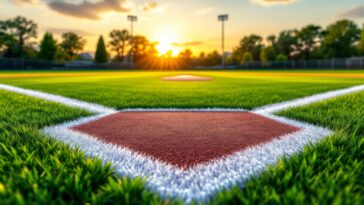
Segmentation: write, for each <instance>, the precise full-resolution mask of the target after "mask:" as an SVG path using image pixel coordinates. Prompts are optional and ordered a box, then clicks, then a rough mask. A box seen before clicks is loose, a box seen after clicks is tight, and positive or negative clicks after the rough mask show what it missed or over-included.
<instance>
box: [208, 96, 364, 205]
mask: <svg viewBox="0 0 364 205" xmlns="http://www.w3.org/2000/svg"><path fill="white" fill-rule="evenodd" d="M279 115H282V116H285V117H290V118H295V119H299V120H303V121H309V122H311V123H315V124H318V125H321V126H325V127H329V128H331V129H333V130H335V133H334V134H333V135H332V136H331V137H328V138H326V139H324V140H322V141H321V142H320V143H318V144H316V145H310V146H307V147H306V148H305V150H304V151H303V152H301V153H299V154H296V155H294V156H291V157H290V158H288V157H286V158H283V159H282V160H280V161H279V163H278V165H276V166H271V167H270V168H269V169H268V170H266V171H265V172H264V173H262V174H261V175H259V176H257V177H255V178H253V179H251V180H249V181H248V182H247V183H246V184H245V187H244V189H240V187H236V188H234V189H231V190H226V191H224V192H221V193H219V194H218V195H217V196H216V197H215V198H214V200H213V203H214V204H363V203H364V178H363V171H364V159H363V156H364V127H363V125H364V123H363V122H364V118H363V116H364V92H360V93H355V94H351V95H348V96H342V97H339V98H336V99H331V100H327V101H323V102H319V103H315V104H313V105H308V106H304V107H299V108H294V109H290V110H287V111H283V112H281V113H279Z"/></svg>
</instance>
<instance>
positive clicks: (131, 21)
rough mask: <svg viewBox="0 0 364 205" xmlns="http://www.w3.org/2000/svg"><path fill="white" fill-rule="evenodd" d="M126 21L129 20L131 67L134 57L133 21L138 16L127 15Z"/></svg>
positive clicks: (135, 20)
mask: <svg viewBox="0 0 364 205" xmlns="http://www.w3.org/2000/svg"><path fill="white" fill-rule="evenodd" d="M128 21H130V24H131V25H130V27H131V28H130V33H131V36H130V45H131V50H130V66H131V67H132V68H133V67H134V59H133V43H134V22H137V21H138V17H137V16H133V15H128Z"/></svg>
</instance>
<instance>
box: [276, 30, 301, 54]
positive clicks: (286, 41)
mask: <svg viewBox="0 0 364 205" xmlns="http://www.w3.org/2000/svg"><path fill="white" fill-rule="evenodd" d="M295 33H296V30H286V31H282V32H280V33H279V36H278V39H277V43H276V44H277V53H280V54H283V55H285V56H286V57H288V58H290V59H291V58H293V57H292V56H293V55H294V52H295V51H296V49H297V38H296V36H295Z"/></svg>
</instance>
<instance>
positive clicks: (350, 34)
mask: <svg viewBox="0 0 364 205" xmlns="http://www.w3.org/2000/svg"><path fill="white" fill-rule="evenodd" d="M264 40H265V41H264ZM362 55H364V26H363V28H362V29H360V28H359V27H358V25H357V24H356V23H355V22H353V21H351V20H339V21H336V22H335V23H332V24H330V25H328V26H327V27H326V28H325V29H324V28H322V27H321V26H319V25H313V24H311V25H307V26H305V27H303V28H301V29H292V30H285V31H282V32H280V33H279V35H278V36H276V35H269V36H268V37H267V38H266V39H264V38H263V37H261V36H259V35H256V34H252V35H249V36H245V37H243V38H242V39H241V41H240V43H239V46H237V47H236V48H235V49H234V51H233V54H232V56H231V58H230V59H229V60H230V62H234V63H244V62H247V61H253V60H254V61H263V62H264V61H284V60H312V59H327V58H347V57H354V56H362Z"/></svg>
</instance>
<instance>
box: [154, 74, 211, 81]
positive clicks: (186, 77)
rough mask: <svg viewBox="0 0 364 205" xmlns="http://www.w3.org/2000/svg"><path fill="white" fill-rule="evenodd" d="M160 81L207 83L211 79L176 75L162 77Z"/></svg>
mask: <svg viewBox="0 0 364 205" xmlns="http://www.w3.org/2000/svg"><path fill="white" fill-rule="evenodd" d="M161 80H166V81H209V80H212V78H209V77H202V76H194V75H176V76H170V77H164V78H162V79H161Z"/></svg>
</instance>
